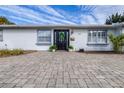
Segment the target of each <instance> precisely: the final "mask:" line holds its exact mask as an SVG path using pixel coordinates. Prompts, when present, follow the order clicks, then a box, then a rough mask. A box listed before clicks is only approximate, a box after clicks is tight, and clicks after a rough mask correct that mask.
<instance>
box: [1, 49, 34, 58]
mask: <svg viewBox="0 0 124 93" xmlns="http://www.w3.org/2000/svg"><path fill="white" fill-rule="evenodd" d="M32 52H36V51H33V50H22V49H13V50H8V49H4V50H0V57H8V56H17V55H22V54H28V53H32Z"/></svg>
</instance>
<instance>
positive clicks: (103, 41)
mask: <svg viewBox="0 0 124 93" xmlns="http://www.w3.org/2000/svg"><path fill="white" fill-rule="evenodd" d="M94 32H95V35H96V38H95V37H93V33H94ZM103 33H104V34H103ZM89 34H90V35H91V36H90V37H89ZM98 34H100V37H99V36H98ZM103 35H104V36H103ZM93 39H94V40H93ZM89 40H91V41H89ZM88 44H107V30H89V31H88Z"/></svg>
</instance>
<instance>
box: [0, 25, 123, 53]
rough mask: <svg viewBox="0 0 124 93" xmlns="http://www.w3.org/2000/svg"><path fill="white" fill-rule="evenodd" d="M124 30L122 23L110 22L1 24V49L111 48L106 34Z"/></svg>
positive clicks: (107, 49) (88, 49) (115, 33)
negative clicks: (86, 23) (94, 23)
mask: <svg viewBox="0 0 124 93" xmlns="http://www.w3.org/2000/svg"><path fill="white" fill-rule="evenodd" d="M110 33H113V34H114V35H119V34H122V33H124V24H123V23H121V24H113V25H0V49H17V48H18V49H19V48H20V49H24V50H48V49H49V47H50V46H51V45H56V46H57V47H58V50H67V49H68V46H69V45H72V46H73V47H74V50H75V51H78V50H80V49H84V50H85V51H112V44H111V42H110V41H109V38H108V34H110Z"/></svg>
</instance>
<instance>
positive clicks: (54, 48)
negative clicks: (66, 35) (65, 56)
mask: <svg viewBox="0 0 124 93" xmlns="http://www.w3.org/2000/svg"><path fill="white" fill-rule="evenodd" d="M56 49H57V46H56V45H52V46H50V47H49V50H50V51H51V52H55V51H56Z"/></svg>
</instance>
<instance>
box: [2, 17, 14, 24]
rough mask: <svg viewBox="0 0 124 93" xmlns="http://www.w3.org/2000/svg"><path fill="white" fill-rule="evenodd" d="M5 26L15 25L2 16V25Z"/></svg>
mask: <svg viewBox="0 0 124 93" xmlns="http://www.w3.org/2000/svg"><path fill="white" fill-rule="evenodd" d="M4 24H8V25H12V24H15V23H13V22H10V21H9V20H8V19H7V18H6V17H3V16H0V25H4Z"/></svg>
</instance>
